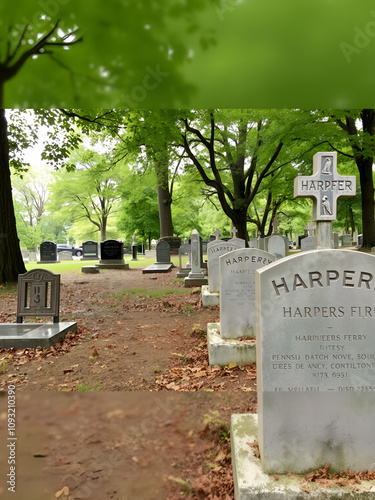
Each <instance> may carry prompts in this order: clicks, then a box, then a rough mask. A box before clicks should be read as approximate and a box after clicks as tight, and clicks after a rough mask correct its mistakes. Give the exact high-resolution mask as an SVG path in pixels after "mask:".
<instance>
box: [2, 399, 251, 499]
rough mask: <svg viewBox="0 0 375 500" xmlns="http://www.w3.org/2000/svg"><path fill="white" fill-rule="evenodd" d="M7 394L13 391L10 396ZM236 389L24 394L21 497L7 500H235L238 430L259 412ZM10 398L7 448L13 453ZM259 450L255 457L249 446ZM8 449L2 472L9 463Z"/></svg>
mask: <svg viewBox="0 0 375 500" xmlns="http://www.w3.org/2000/svg"><path fill="white" fill-rule="evenodd" d="M3 394H4V393H3ZM251 399H254V398H248V396H247V395H245V394H244V393H240V392H236V393H234V392H232V393H211V394H207V393H202V392H196V393H186V392H185V393H176V392H174V393H172V392H170V393H166V392H165V393H163V394H156V393H146V392H132V393H120V394H118V395H117V396H116V398H114V397H113V394H111V393H101V392H100V393H95V394H93V393H85V394H82V393H74V394H66V393H64V394H62V393H49V394H48V397H46V394H43V393H25V392H23V393H19V394H18V395H17V413H18V418H17V437H18V441H17V494H16V495H14V494H13V493H8V492H7V491H6V490H5V488H4V486H5V484H4V483H5V481H3V480H0V497H1V498H3V497H4V499H8V498H9V499H11V498H12V499H16V500H21V499H25V498H27V499H29V500H44V499H45V500H53V499H54V500H56V498H57V497H56V496H55V495H56V494H57V493H58V492H62V491H63V490H64V488H65V490H64V491H69V495H64V494H63V493H61V496H60V497H59V498H60V500H61V499H62V500H67V499H68V498H70V500H78V499H90V500H99V499H101V500H104V499H116V500H176V499H178V498H185V499H208V500H210V499H211V500H214V499H216V500H217V499H220V500H221V499H223V500H224V499H225V500H228V499H232V498H233V482H232V470H231V464H230V443H229V434H228V426H229V422H230V415H231V413H233V412H236V413H239V412H244V411H253V410H254V403H253V402H251ZM4 409H5V397H4V398H1V399H0V436H1V439H0V446H1V449H2V450H4V449H6V441H5V437H4V436H5V435H6V419H5V415H6V413H4ZM249 453H252V451H251V449H250V447H249ZM6 458H7V456H6V454H5V453H1V454H0V471H1V477H2V478H4V477H5V473H6V471H7V468H9V466H7V465H6V463H5V462H6Z"/></svg>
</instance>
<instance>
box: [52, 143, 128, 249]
mask: <svg viewBox="0 0 375 500" xmlns="http://www.w3.org/2000/svg"><path fill="white" fill-rule="evenodd" d="M72 164H74V169H73V170H72V168H70V171H69V172H65V171H59V172H57V173H56V174H55V183H54V184H53V185H52V186H51V193H52V200H53V202H52V204H51V206H53V207H54V208H57V209H58V211H59V215H60V217H61V218H62V219H66V218H67V217H68V219H69V220H71V221H73V222H75V221H77V220H82V219H83V220H86V221H88V222H90V224H92V225H93V226H94V227H95V228H96V230H97V231H98V232H99V234H100V238H101V241H104V240H106V239H107V225H108V220H109V217H110V216H111V214H113V212H114V208H115V204H116V201H117V200H118V199H119V197H120V194H119V190H118V185H119V180H120V174H119V166H118V165H117V166H116V168H114V166H113V164H112V163H111V160H110V158H109V157H108V156H107V155H106V154H99V153H96V152H95V151H92V150H84V149H83V148H82V149H80V150H79V151H78V152H76V153H75V154H74V155H73V157H72V159H71V163H70V165H72ZM68 166H69V164H68ZM51 206H50V207H51Z"/></svg>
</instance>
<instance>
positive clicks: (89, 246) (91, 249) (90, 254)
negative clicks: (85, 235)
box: [82, 240, 99, 259]
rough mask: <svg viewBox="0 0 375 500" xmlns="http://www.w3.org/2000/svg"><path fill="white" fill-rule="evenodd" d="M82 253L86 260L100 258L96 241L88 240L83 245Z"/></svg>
mask: <svg viewBox="0 0 375 500" xmlns="http://www.w3.org/2000/svg"><path fill="white" fill-rule="evenodd" d="M82 251H83V258H84V259H98V258H99V245H98V243H97V242H96V241H92V240H88V241H85V242H84V243H82Z"/></svg>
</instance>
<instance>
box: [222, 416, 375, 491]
mask: <svg viewBox="0 0 375 500" xmlns="http://www.w3.org/2000/svg"><path fill="white" fill-rule="evenodd" d="M230 436H231V449H232V467H233V482H234V499H235V500H268V499H270V500H284V499H285V500H304V499H306V500H307V499H315V500H349V499H351V500H360V499H367V500H374V499H375V486H374V484H373V482H370V481H364V482H362V484H356V485H348V486H337V487H331V488H323V487H322V486H320V485H319V484H318V483H307V482H304V481H303V480H302V478H303V477H304V476H301V475H293V476H291V477H289V476H287V475H282V474H277V476H275V474H265V473H264V472H263V470H262V465H261V462H260V459H259V458H256V457H255V455H254V452H253V448H252V447H251V446H250V445H249V444H248V443H252V442H254V441H256V440H257V436H258V416H257V415H254V414H251V413H246V414H239V415H232V419H231V432H230ZM291 472H293V471H291ZM276 478H278V479H276ZM301 487H303V488H306V489H308V490H309V491H310V493H307V492H304V491H302V490H301ZM356 490H359V491H356Z"/></svg>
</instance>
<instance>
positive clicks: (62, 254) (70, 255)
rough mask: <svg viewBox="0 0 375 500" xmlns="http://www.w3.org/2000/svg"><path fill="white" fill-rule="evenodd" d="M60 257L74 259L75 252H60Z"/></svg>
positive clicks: (61, 258)
mask: <svg viewBox="0 0 375 500" xmlns="http://www.w3.org/2000/svg"><path fill="white" fill-rule="evenodd" d="M59 259H60V260H73V254H72V252H65V251H62V252H59Z"/></svg>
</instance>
